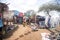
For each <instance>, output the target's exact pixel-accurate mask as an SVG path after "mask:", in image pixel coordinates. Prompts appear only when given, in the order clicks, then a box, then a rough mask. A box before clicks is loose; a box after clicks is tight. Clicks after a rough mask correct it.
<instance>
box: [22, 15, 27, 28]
mask: <svg viewBox="0 0 60 40" xmlns="http://www.w3.org/2000/svg"><path fill="white" fill-rule="evenodd" d="M26 25H27V23H26V17H25V16H24V17H23V26H24V27H25V26H26Z"/></svg>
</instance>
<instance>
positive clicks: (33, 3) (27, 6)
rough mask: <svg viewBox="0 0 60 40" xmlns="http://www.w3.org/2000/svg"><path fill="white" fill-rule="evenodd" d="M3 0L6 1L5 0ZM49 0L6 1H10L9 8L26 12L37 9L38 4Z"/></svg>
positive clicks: (8, 0) (8, 1)
mask: <svg viewBox="0 0 60 40" xmlns="http://www.w3.org/2000/svg"><path fill="white" fill-rule="evenodd" d="M3 1H4V2H6V0H3ZM49 1H51V0H7V3H10V5H9V10H18V11H20V12H26V11H27V10H35V11H38V8H39V6H40V5H42V4H44V3H46V2H49Z"/></svg>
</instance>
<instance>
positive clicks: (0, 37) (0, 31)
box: [0, 13, 3, 40]
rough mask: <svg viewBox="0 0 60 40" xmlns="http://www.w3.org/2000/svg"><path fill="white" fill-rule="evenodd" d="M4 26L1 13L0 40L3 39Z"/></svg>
mask: <svg viewBox="0 0 60 40" xmlns="http://www.w3.org/2000/svg"><path fill="white" fill-rule="evenodd" d="M2 28H3V22H2V14H1V13H0V40H2Z"/></svg>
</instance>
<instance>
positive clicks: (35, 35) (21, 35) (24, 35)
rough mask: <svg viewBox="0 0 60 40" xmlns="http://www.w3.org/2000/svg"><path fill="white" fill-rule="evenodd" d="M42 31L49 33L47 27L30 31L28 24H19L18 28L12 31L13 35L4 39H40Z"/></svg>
mask: <svg viewBox="0 0 60 40" xmlns="http://www.w3.org/2000/svg"><path fill="white" fill-rule="evenodd" d="M43 32H46V33H50V31H48V30H47V29H39V30H38V31H32V30H31V28H30V27H29V26H26V27H23V25H19V28H18V29H17V30H16V31H15V32H14V33H13V35H12V36H10V37H9V38H6V39H4V40H42V39H41V38H42V37H41V33H43Z"/></svg>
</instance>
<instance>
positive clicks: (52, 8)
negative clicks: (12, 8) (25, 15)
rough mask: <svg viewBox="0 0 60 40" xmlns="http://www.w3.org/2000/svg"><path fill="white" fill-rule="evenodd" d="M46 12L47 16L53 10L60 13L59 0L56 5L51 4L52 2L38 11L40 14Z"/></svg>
mask: <svg viewBox="0 0 60 40" xmlns="http://www.w3.org/2000/svg"><path fill="white" fill-rule="evenodd" d="M43 10H44V11H46V12H47V14H49V11H52V10H57V11H60V4H59V3H58V1H57V0H55V3H53V2H52V3H51V2H48V3H46V4H43V5H42V6H41V7H40V8H39V10H38V12H40V11H43Z"/></svg>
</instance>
